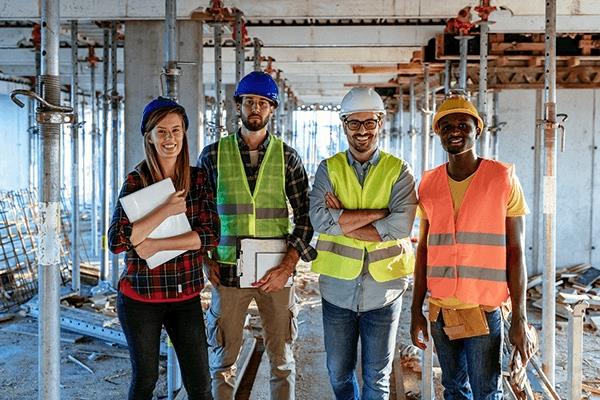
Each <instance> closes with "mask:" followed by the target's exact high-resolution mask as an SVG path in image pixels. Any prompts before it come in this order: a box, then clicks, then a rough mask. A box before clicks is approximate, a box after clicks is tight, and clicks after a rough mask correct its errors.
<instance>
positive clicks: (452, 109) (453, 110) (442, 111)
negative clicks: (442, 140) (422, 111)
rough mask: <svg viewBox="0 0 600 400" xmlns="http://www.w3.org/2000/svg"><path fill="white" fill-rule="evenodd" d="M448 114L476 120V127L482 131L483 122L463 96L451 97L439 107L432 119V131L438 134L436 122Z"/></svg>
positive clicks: (471, 104)
mask: <svg viewBox="0 0 600 400" xmlns="http://www.w3.org/2000/svg"><path fill="white" fill-rule="evenodd" d="M449 114H468V115H471V116H473V117H474V118H475V119H476V120H477V127H478V128H479V130H480V131H481V130H482V129H483V120H482V119H481V117H480V116H479V113H478V112H477V108H475V106H474V105H473V103H471V102H470V101H469V100H468V99H467V98H466V97H465V96H460V95H453V96H450V97H448V98H447V99H446V100H444V102H443V103H442V104H441V105H440V108H438V110H437V112H436V113H435V116H434V117H433V130H434V132H438V129H439V127H438V122H439V120H440V119H442V118H443V117H445V116H446V115H449Z"/></svg>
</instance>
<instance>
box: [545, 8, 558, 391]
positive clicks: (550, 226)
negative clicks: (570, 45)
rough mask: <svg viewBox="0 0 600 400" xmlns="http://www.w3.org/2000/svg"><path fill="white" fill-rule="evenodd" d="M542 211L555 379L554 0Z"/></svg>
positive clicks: (549, 13) (548, 363)
mask: <svg viewBox="0 0 600 400" xmlns="http://www.w3.org/2000/svg"><path fill="white" fill-rule="evenodd" d="M545 43H546V46H545V47H546V49H545V55H546V56H545V61H544V71H545V73H544V76H545V90H544V91H545V94H546V95H545V104H544V119H545V124H544V150H545V157H544V158H545V160H544V161H545V163H544V177H543V189H544V190H543V213H544V233H545V238H544V245H545V266H544V274H543V287H542V293H543V304H544V308H543V309H542V320H543V321H542V333H543V337H542V343H543V347H542V349H543V351H542V369H543V370H544V373H545V374H546V376H547V377H548V380H549V381H550V383H551V384H552V385H554V382H555V364H556V363H555V359H556V357H555V338H556V333H555V332H556V285H555V281H556V159H557V147H556V140H557V138H556V0H546V33H545Z"/></svg>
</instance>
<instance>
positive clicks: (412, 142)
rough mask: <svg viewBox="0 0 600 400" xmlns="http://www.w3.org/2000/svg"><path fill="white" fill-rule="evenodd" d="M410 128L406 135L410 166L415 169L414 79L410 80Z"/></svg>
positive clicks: (415, 102)
mask: <svg viewBox="0 0 600 400" xmlns="http://www.w3.org/2000/svg"><path fill="white" fill-rule="evenodd" d="M409 90H410V92H409V93H410V94H409V96H410V104H409V108H410V127H409V129H408V135H409V137H410V165H411V167H413V168H416V167H417V128H416V127H415V120H416V117H417V98H416V97H415V78H410V89H409Z"/></svg>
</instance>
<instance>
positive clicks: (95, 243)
mask: <svg viewBox="0 0 600 400" xmlns="http://www.w3.org/2000/svg"><path fill="white" fill-rule="evenodd" d="M90 80H91V92H92V94H91V100H90V101H91V103H92V132H91V137H92V170H91V172H92V198H91V200H92V213H91V215H92V216H91V220H92V221H91V224H92V233H91V235H92V254H93V255H94V257H97V256H98V200H97V199H98V196H96V193H98V176H99V168H98V164H99V163H98V151H97V150H96V149H97V148H98V146H99V144H100V140H99V138H98V114H97V109H98V107H97V103H96V102H97V101H98V99H97V97H96V65H95V64H91V65H90Z"/></svg>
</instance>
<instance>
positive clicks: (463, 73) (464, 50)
mask: <svg viewBox="0 0 600 400" xmlns="http://www.w3.org/2000/svg"><path fill="white" fill-rule="evenodd" d="M472 38H473V36H456V38H455V39H458V41H459V42H460V64H459V73H460V75H459V78H458V89H461V90H463V91H464V92H465V94H466V93H467V56H468V52H469V40H471V39H472Z"/></svg>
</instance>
